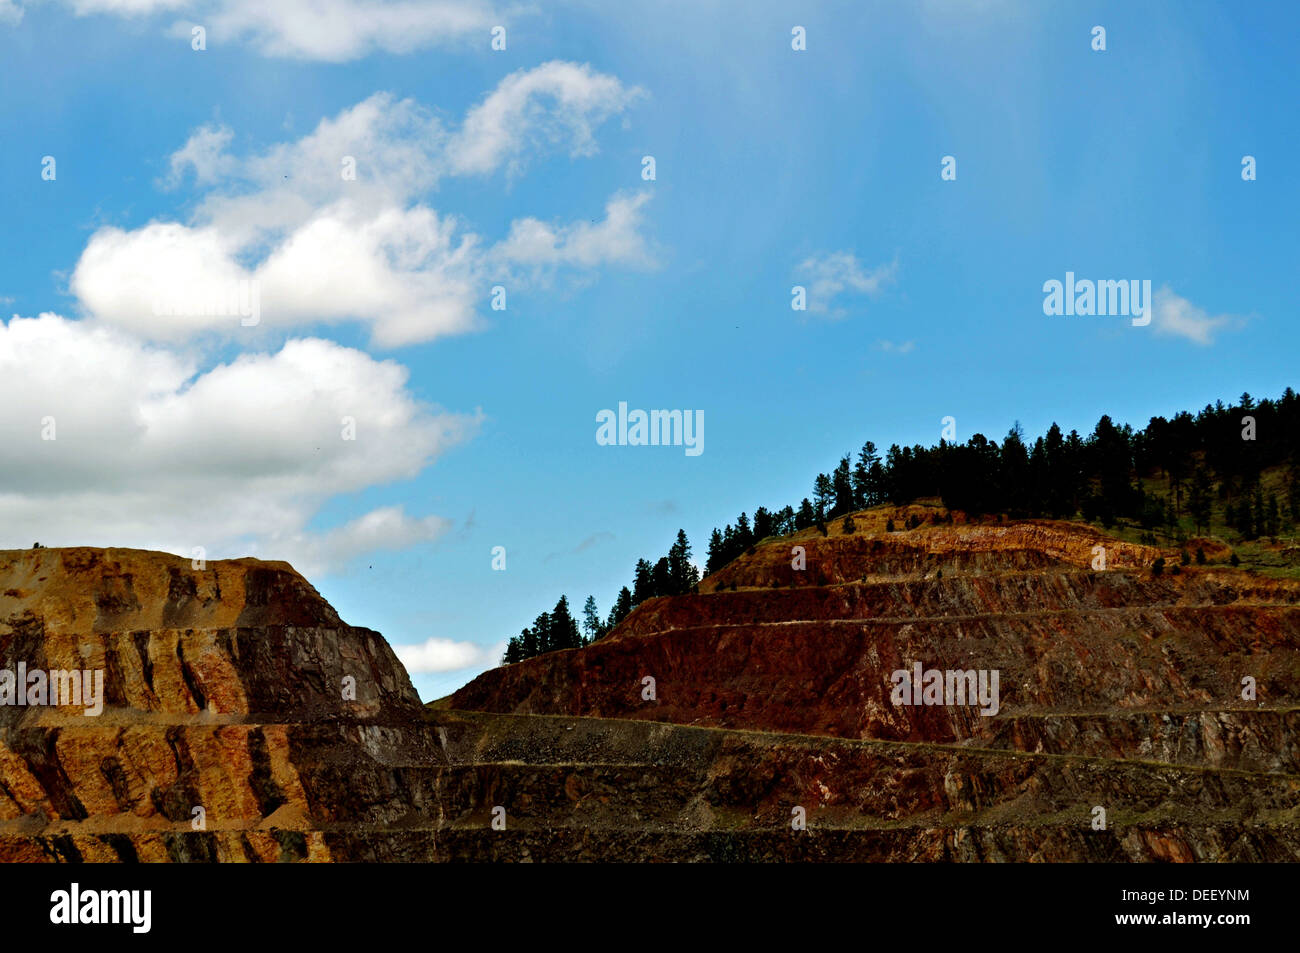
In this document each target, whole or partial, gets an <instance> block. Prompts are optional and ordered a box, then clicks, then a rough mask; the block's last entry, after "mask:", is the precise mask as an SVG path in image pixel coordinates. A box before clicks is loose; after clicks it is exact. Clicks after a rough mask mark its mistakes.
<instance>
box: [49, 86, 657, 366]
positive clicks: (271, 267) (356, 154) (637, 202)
mask: <svg viewBox="0 0 1300 953" xmlns="http://www.w3.org/2000/svg"><path fill="white" fill-rule="evenodd" d="M634 92H635V91H633V90H627V89H625V88H624V87H623V85H622V84H621V83H620V82H619V81H618V80H617V79H615V78H613V77H609V76H604V75H601V74H599V73H595V72H593V71H592V70H591V69H590V68H589V67H585V66H577V65H575V64H571V63H547V64H543V65H542V66H540V67H537V68H536V69H534V70H530V71H521V72H519V73H515V74H512V75H511V76H509V77H506V79H505V80H503V81H502V82H501V84H500V85H499V86H498V88H497V90H496V91H495V92H493V93H491V94H490V95H489V96H488V97H487V98H486V99H485V100H484V102H483V103H482V104H480V105H479V106H477V107H475V108H474V109H472V110H471V111H470V113H469V115H468V116H467V118H466V120H465V122H464V123H463V124H462V125H461V127H460V128H459V129H447V128H445V127H444V125H443V123H442V122H441V121H439V120H438V119H437V117H435V116H433V115H432V114H431V113H430V112H429V111H428V110H426V109H425V108H423V107H422V106H420V105H419V104H417V103H415V102H413V101H411V100H395V99H394V98H393V97H392V96H390V95H388V94H384V93H379V94H376V95H374V96H371V97H370V98H368V99H366V100H364V101H362V102H361V103H358V104H357V105H355V106H353V107H351V108H350V109H347V110H344V111H343V112H341V113H340V114H339V115H337V116H335V117H332V118H329V119H326V120H323V121H322V122H321V123H320V124H319V125H318V126H317V127H316V129H315V130H313V131H312V132H311V133H309V134H308V135H306V136H304V137H303V138H301V139H299V140H297V141H294V142H289V143H282V144H279V145H276V146H274V147H272V148H270V149H268V150H266V151H264V152H261V153H259V154H255V155H252V156H246V157H236V156H234V155H232V154H231V153H230V152H229V146H230V143H231V142H232V140H233V138H234V136H233V132H232V131H231V130H229V129H227V128H225V127H221V126H208V127H204V128H201V129H199V130H196V131H195V132H194V134H193V135H191V137H190V138H189V140H188V141H187V142H186V143H185V144H184V145H183V146H182V147H181V148H180V149H178V150H177V151H176V152H175V153H174V154H173V155H172V156H171V157H170V160H169V169H168V175H167V176H166V179H165V183H166V184H167V185H169V186H173V187H174V186H176V185H178V184H180V183H182V182H187V181H191V180H192V181H193V183H194V184H195V186H197V187H200V188H204V189H206V193H205V194H204V195H203V197H202V200H201V201H200V202H199V204H198V206H197V210H196V212H195V214H194V216H193V218H192V219H191V220H190V221H189V222H185V223H181V222H152V223H150V224H148V225H145V226H143V227H141V228H137V229H133V230H124V229H120V228H114V227H105V228H102V229H100V230H98V231H97V232H95V234H94V235H92V236H91V239H90V241H89V242H88V244H87V247H86V249H85V251H84V252H83V254H82V256H81V258H80V260H79V261H78V263H77V265H76V268H75V270H74V272H73V275H72V279H71V290H72V291H73V293H74V294H75V295H76V296H77V298H78V301H79V303H80V305H81V307H82V308H83V309H84V310H85V312H86V313H87V314H88V315H91V316H93V317H94V318H96V319H98V320H100V321H103V322H106V323H109V324H113V325H116V326H119V327H124V328H128V329H130V330H132V331H134V332H135V333H137V334H140V335H143V336H147V337H149V338H151V339H154V340H161V341H180V340H184V339H186V338H189V337H192V336H194V335H198V334H204V333H210V332H223V333H227V334H231V333H236V332H240V333H245V334H247V333H249V332H246V331H241V329H242V328H244V327H245V325H244V324H242V323H241V321H240V320H239V318H240V315H237V314H232V313H231V312H230V311H229V310H222V309H220V308H215V309H213V308H206V307H204V306H203V304H202V303H203V302H205V301H206V300H208V299H209V298H212V297H214V296H219V295H220V294H221V293H222V291H223V290H228V289H231V288H234V287H237V286H240V283H241V282H245V283H250V282H255V283H256V288H257V294H258V296H259V301H260V316H261V321H260V322H259V323H261V324H262V325H263V326H264V327H266V328H292V327H300V326H308V325H312V324H315V323H329V322H337V321H360V322H363V323H366V324H368V325H369V326H370V328H371V333H372V337H373V340H374V342H375V343H376V344H378V345H380V346H384V347H397V346H401V345H406V344H411V343H416V342H421V341H429V340H433V339H436V338H438V337H442V336H446V335H450V334H458V333H463V332H466V331H470V330H473V329H474V328H475V327H477V326H478V323H479V320H478V317H477V315H478V312H479V308H480V307H481V305H482V304H483V302H485V301H486V300H487V297H488V295H489V292H490V289H491V287H492V285H493V284H496V283H499V282H503V281H504V282H508V283H510V284H512V285H514V286H519V285H525V286H526V285H527V284H529V283H530V282H533V281H538V282H540V281H545V280H547V279H548V278H549V277H550V276H551V275H552V274H553V273H554V271H555V270H556V269H559V268H567V269H577V270H586V271H590V270H591V269H595V268H598V267H600V266H602V265H619V266H628V267H651V266H652V265H653V264H654V260H653V256H652V254H651V252H650V251H649V248H648V246H647V242H646V240H645V239H644V237H643V236H642V235H641V229H642V227H643V226H644V207H645V205H646V202H647V201H648V199H649V193H648V192H646V193H640V194H636V195H616V196H614V197H613V198H611V199H610V200H609V202H608V204H607V205H606V208H605V218H604V219H603V220H601V221H586V220H582V221H579V222H576V223H563V222H560V223H548V222H542V221H540V220H538V219H536V218H529V217H526V218H521V219H518V220H516V221H515V222H514V223H513V224H512V225H511V226H510V228H509V231H508V234H507V237H506V238H505V239H503V240H502V241H499V242H496V243H493V242H490V241H488V240H485V239H483V238H482V237H480V236H479V235H477V234H475V233H473V232H472V231H469V230H467V229H466V228H465V227H464V225H463V223H462V222H460V221H458V220H457V219H455V218H453V217H451V216H445V215H440V214H439V213H438V212H436V211H435V210H433V209H432V208H430V207H429V206H428V205H426V204H423V203H422V201H421V200H422V198H423V196H424V195H425V194H426V193H428V192H429V191H430V190H432V189H434V188H435V187H436V186H437V185H438V183H439V182H440V181H441V180H442V179H443V178H444V177H446V176H449V175H469V174H475V175H477V174H486V173H488V172H491V171H494V170H498V169H500V168H502V167H503V166H505V165H507V164H514V165H517V164H518V163H519V162H520V161H521V160H520V156H521V155H522V152H523V150H525V148H527V149H528V151H530V152H535V151H536V150H537V148H538V147H539V144H545V145H546V146H548V147H549V148H551V149H557V150H560V151H566V150H567V151H568V152H570V153H571V154H586V153H588V152H589V151H591V150H592V149H593V148H594V145H593V141H594V140H593V130H594V128H595V126H596V125H598V124H599V123H600V122H602V121H604V120H605V119H607V118H608V117H609V116H611V115H613V114H614V113H616V112H618V111H621V110H622V109H623V108H625V107H626V106H627V104H628V103H629V102H631V101H632V99H634V98H635V96H634ZM352 171H355V176H353V175H352V174H351V173H352ZM214 289H215V291H214ZM176 301H188V302H191V304H190V306H188V307H182V308H176V307H169V306H168V304H169V303H171V302H176Z"/></svg>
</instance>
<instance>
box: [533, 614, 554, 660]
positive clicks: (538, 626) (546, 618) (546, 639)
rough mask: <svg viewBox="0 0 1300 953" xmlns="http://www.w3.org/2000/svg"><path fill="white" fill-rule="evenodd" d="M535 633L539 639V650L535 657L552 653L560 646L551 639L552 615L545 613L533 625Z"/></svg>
mask: <svg viewBox="0 0 1300 953" xmlns="http://www.w3.org/2000/svg"><path fill="white" fill-rule="evenodd" d="M533 633H534V635H535V637H536V639H537V650H536V652H535V653H534V654H535V655H541V654H542V653H543V652H550V651H552V650H553V649H555V648H558V646H556V645H555V643H554V642H553V641H552V639H551V614H550V613H549V612H543V613H542V614H541V615H539V616H538V617H537V621H536V622H534V623H533Z"/></svg>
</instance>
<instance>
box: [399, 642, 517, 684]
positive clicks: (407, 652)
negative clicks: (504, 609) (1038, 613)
mask: <svg viewBox="0 0 1300 953" xmlns="http://www.w3.org/2000/svg"><path fill="white" fill-rule="evenodd" d="M505 649H506V646H505V643H504V642H503V643H501V644H500V645H494V646H490V647H485V646H482V645H477V644H476V643H474V642H456V641H454V640H452V639H439V638H429V639H426V640H425V641H424V642H421V643H419V644H416V645H394V646H393V651H394V652H396V653H397V657H398V658H399V659H401V661H402V664H403V665H405V666H406V670H407V671H408V672H410V673H411V674H412V675H414V674H417V673H420V674H429V673H436V672H455V671H459V670H461V669H466V668H472V667H477V668H480V669H483V668H492V667H494V666H496V665H498V664H499V663H500V661H501V655H502V653H504V652H505Z"/></svg>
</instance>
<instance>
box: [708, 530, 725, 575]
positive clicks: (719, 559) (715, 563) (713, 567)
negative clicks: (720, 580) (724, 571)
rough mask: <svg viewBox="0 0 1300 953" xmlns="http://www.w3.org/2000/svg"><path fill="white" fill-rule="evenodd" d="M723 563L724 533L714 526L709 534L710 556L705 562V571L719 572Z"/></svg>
mask: <svg viewBox="0 0 1300 953" xmlns="http://www.w3.org/2000/svg"><path fill="white" fill-rule="evenodd" d="M723 565H724V562H723V549H722V534H721V533H720V532H718V529H717V527H714V530H713V532H712V533H711V534H710V535H709V558H708V561H706V562H705V564H704V571H705V572H717V571H718V570H719V569H721V568H722V567H723Z"/></svg>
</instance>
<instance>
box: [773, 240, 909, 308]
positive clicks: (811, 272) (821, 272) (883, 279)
mask: <svg viewBox="0 0 1300 953" xmlns="http://www.w3.org/2000/svg"><path fill="white" fill-rule="evenodd" d="M897 273H898V262H897V261H894V262H891V263H890V264H887V265H880V266H879V267H877V268H873V269H870V270H868V269H866V268H865V267H863V265H862V263H861V262H860V261H858V258H857V256H856V255H854V254H853V253H852V252H847V251H837V252H831V253H829V254H825V255H813V256H810V257H808V258H805V259H804V260H803V261H801V262H800V263H799V265H798V267H796V268H795V274H796V275H797V276H798V277H799V278H800V279H801V280H803V281H805V282H807V284H808V302H807V303H808V310H809V311H812V312H813V313H815V314H829V315H830V316H832V317H836V318H839V317H843V316H844V314H845V313H846V312H845V311H844V309H842V308H835V307H833V305H834V301H835V297H836V296H837V295H839V294H841V293H843V292H850V293H853V294H860V295H867V296H870V297H875V296H876V295H878V294H880V292H881V291H882V290H883V289H884V288H885V287H886V286H887V285H889V284H892V283H893V281H894V279H895V277H896V276H897Z"/></svg>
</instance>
